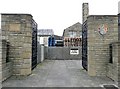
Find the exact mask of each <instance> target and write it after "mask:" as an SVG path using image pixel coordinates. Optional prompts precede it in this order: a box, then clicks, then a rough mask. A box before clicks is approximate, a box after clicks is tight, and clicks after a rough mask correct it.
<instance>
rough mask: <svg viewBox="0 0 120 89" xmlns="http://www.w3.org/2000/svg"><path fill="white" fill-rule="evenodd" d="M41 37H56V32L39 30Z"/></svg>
mask: <svg viewBox="0 0 120 89" xmlns="http://www.w3.org/2000/svg"><path fill="white" fill-rule="evenodd" d="M38 35H39V36H51V35H54V31H53V30H52V29H38Z"/></svg>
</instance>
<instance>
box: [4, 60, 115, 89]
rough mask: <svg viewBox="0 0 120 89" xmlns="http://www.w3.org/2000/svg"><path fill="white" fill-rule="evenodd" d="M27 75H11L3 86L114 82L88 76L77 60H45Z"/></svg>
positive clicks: (71, 85) (84, 85)
mask: <svg viewBox="0 0 120 89" xmlns="http://www.w3.org/2000/svg"><path fill="white" fill-rule="evenodd" d="M32 72H33V73H32V74H31V75H29V76H28V77H21V78H15V77H11V78H9V79H8V80H6V81H5V82H3V87H100V86H101V85H102V84H114V82H113V81H112V80H111V79H109V78H107V77H90V76H88V74H87V72H86V71H85V70H84V69H83V68H82V67H81V61H79V60H45V61H44V62H43V63H40V64H39V65H38V66H37V67H36V68H35V69H34V70H33V71H32Z"/></svg>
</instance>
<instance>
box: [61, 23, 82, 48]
mask: <svg viewBox="0 0 120 89" xmlns="http://www.w3.org/2000/svg"><path fill="white" fill-rule="evenodd" d="M63 39H64V46H81V41H82V25H81V24H80V23H79V22H78V23H76V24H74V25H72V26H70V27H68V28H66V29H64V32H63Z"/></svg>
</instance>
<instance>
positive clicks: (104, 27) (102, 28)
mask: <svg viewBox="0 0 120 89" xmlns="http://www.w3.org/2000/svg"><path fill="white" fill-rule="evenodd" d="M98 31H99V33H100V34H101V35H105V34H106V33H107V31H108V26H107V25H106V24H101V25H99V27H98Z"/></svg>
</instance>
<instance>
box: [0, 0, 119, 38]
mask: <svg viewBox="0 0 120 89" xmlns="http://www.w3.org/2000/svg"><path fill="white" fill-rule="evenodd" d="M118 1H120V0H0V13H25V14H32V16H33V19H34V20H35V21H36V22H37V24H38V29H53V30H54V34H55V35H59V36H61V35H62V34H63V30H64V29H65V28H67V27H69V26H71V25H73V24H75V23H77V22H80V23H82V3H83V2H85V3H89V15H117V14H118Z"/></svg>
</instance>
